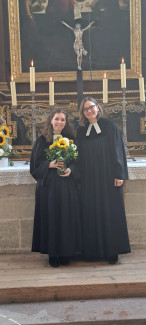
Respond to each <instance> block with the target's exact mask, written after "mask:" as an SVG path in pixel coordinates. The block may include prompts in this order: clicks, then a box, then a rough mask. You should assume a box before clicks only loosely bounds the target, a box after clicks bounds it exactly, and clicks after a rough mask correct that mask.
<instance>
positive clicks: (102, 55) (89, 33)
mask: <svg viewBox="0 0 146 325" xmlns="http://www.w3.org/2000/svg"><path fill="white" fill-rule="evenodd" d="M8 5H9V34H10V57H11V72H12V74H13V75H14V77H15V80H16V81H17V82H27V81H28V78H29V66H30V61H31V60H32V59H33V60H34V64H35V67H36V80H37V81H48V78H49V77H50V76H52V77H53V80H54V81H62V80H64V81H65V80H66V81H74V80H76V70H77V55H76V52H75V49H74V45H75V40H76V35H77V34H76V33H75V28H76V25H77V24H80V30H81V32H82V37H81V39H80V41H81V43H80V46H82V45H83V48H84V49H85V51H86V52H84V51H83V56H82V70H83V77H84V80H90V72H91V71H92V72H93V73H92V77H93V80H100V79H102V78H103V72H104V71H106V72H107V77H108V79H120V63H121V59H122V57H124V59H125V63H126V69H127V78H137V77H138V76H139V74H140V73H141V1H140V0H134V1H133V0H76V1H75V0H9V1H8ZM62 21H64V22H65V23H66V24H68V26H66V25H63V24H62V23H61V22H62ZM92 21H93V22H94V23H93V24H92V26H90V28H88V29H86V27H87V26H89V25H90V23H91V22H92ZM85 54H86V55H85Z"/></svg>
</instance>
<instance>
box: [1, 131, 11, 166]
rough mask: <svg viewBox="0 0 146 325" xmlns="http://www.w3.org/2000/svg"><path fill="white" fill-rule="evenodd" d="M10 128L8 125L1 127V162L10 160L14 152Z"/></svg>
mask: <svg viewBox="0 0 146 325" xmlns="http://www.w3.org/2000/svg"><path fill="white" fill-rule="evenodd" d="M9 139H11V137H10V136H9V128H8V127H7V126H6V125H2V126H0V160H1V159H3V158H4V157H5V158H9V157H10V155H11V151H12V146H11V145H10V144H9Z"/></svg>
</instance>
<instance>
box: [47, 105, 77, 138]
mask: <svg viewBox="0 0 146 325" xmlns="http://www.w3.org/2000/svg"><path fill="white" fill-rule="evenodd" d="M58 113H63V114H64V115H65V117H66V124H65V127H64V129H63V130H62V135H63V136H67V137H73V138H74V137H75V130H74V129H73V126H72V125H71V123H70V122H69V120H68V114H67V112H66V111H65V110H64V109H63V108H58V109H53V110H51V111H50V114H49V116H48V118H47V120H46V123H45V127H44V130H43V135H44V136H45V138H46V140H47V142H52V141H53V127H52V124H51V121H52V119H53V117H54V116H55V114H58Z"/></svg>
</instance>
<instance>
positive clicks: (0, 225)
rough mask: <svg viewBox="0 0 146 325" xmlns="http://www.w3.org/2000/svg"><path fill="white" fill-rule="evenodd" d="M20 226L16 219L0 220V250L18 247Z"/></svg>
mask: <svg viewBox="0 0 146 325" xmlns="http://www.w3.org/2000/svg"><path fill="white" fill-rule="evenodd" d="M19 235H20V228H19V222H18V220H8V221H5V220H2V221H0V251H2V250H3V249H5V250H6V249H14V248H18V247H19Z"/></svg>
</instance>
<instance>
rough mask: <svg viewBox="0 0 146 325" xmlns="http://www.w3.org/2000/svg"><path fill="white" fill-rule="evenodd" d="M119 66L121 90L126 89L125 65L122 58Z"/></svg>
mask: <svg viewBox="0 0 146 325" xmlns="http://www.w3.org/2000/svg"><path fill="white" fill-rule="evenodd" d="M120 66H121V88H126V64H125V63H124V58H122V63H121V64H120Z"/></svg>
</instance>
